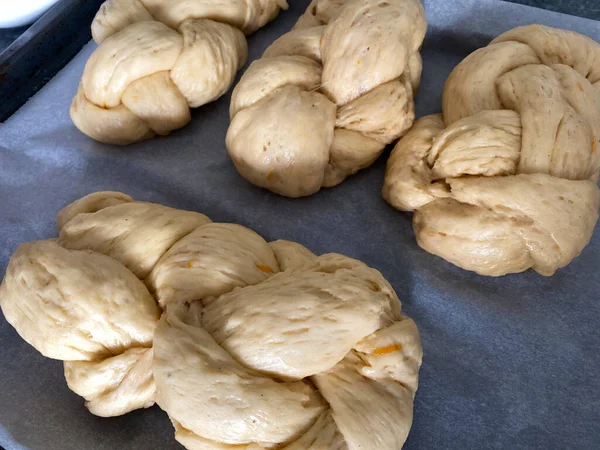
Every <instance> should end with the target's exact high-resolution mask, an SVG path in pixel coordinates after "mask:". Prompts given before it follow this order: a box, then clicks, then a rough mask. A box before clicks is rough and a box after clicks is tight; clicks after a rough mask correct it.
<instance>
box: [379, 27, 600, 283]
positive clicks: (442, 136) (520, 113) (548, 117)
mask: <svg viewBox="0 0 600 450" xmlns="http://www.w3.org/2000/svg"><path fill="white" fill-rule="evenodd" d="M599 82H600V44H598V43H596V42H594V41H592V40H591V39H589V38H587V37H585V36H582V35H579V34H577V33H573V32H571V31H565V30H559V29H554V28H550V27H546V26H541V25H529V26H525V27H519V28H515V29H513V30H510V31H508V32H506V33H505V34H503V35H501V36H499V37H498V38H496V39H495V40H494V41H493V42H492V43H491V44H490V45H488V46H487V47H484V48H481V49H479V50H476V51H475V52H473V53H472V54H471V55H469V56H468V57H467V58H465V59H464V60H463V61H462V62H461V63H460V64H459V65H458V66H457V67H456V68H455V69H454V70H453V71H452V73H451V74H450V76H449V77H448V80H447V81H446V85H445V86H444V91H443V98H442V103H443V104H442V109H443V115H440V114H437V115H431V116H426V117H423V118H421V119H420V120H418V121H417V122H416V123H415V125H414V127H413V128H412V130H411V131H409V133H408V134H407V135H406V136H405V137H404V138H402V139H401V140H400V142H398V144H397V145H396V147H395V149H394V150H393V152H392V154H391V156H390V159H389V161H388V165H387V170H386V175H385V181H384V187H383V196H384V198H385V199H386V200H387V201H388V202H389V203H390V204H391V205H392V206H394V207H396V208H398V209H401V210H407V211H415V214H414V219H413V225H414V230H415V234H416V237H417V242H418V243H419V245H420V246H421V247H423V248H424V249H425V250H427V251H429V252H431V253H433V254H436V255H438V256H441V257H442V258H444V259H446V260H448V261H450V262H452V263H454V264H456V265H458V266H460V267H462V268H464V269H467V270H473V271H475V272H477V273H479V274H482V275H491V276H498V275H504V274H507V273H514V272H522V271H524V270H527V269H529V268H532V269H534V270H535V271H536V272H538V273H540V274H542V275H552V274H553V273H554V272H555V271H556V270H557V269H559V268H561V267H564V266H566V265H567V264H569V263H570V262H571V261H572V260H573V258H575V257H576V256H578V255H579V253H580V252H581V251H582V250H583V248H584V247H585V246H586V245H587V243H588V242H589V240H590V238H591V236H592V232H593V230H594V226H595V225H596V221H597V219H598V208H599V206H600V190H599V189H598V186H597V184H596V183H597V180H598V175H599V170H600V83H599Z"/></svg>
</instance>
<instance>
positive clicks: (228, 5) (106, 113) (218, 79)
mask: <svg viewBox="0 0 600 450" xmlns="http://www.w3.org/2000/svg"><path fill="white" fill-rule="evenodd" d="M282 8H283V9H286V8H287V3H286V0H250V1H247V0H227V1H218V2H214V1H211V2H205V1H189V0H178V1H170V2H168V5H165V3H164V2H161V1H157V0H107V1H106V2H105V3H104V4H103V5H102V6H101V7H100V10H99V11H98V13H97V14H96V17H95V18H94V21H93V23H92V35H93V37H94V39H95V40H96V42H97V43H98V44H99V47H98V48H97V49H96V50H95V51H94V53H92V55H91V56H90V58H89V60H88V62H87V64H86V66H85V69H84V71H83V76H82V78H81V83H80V85H79V89H78V91H77V94H76V96H75V98H74V99H73V103H72V105H71V118H72V119H73V122H74V123H75V125H76V126H77V127H78V128H79V129H80V130H81V131H82V132H84V133H85V134H87V135H88V136H90V137H91V138H93V139H95V140H97V141H100V142H104V143H109V144H118V145H125V144H130V143H133V142H137V141H141V140H144V139H148V138H151V137H153V136H155V135H157V134H158V135H166V134H169V133H170V132H171V131H173V130H175V129H178V128H181V127H183V126H185V125H186V124H187V123H188V122H189V121H190V120H191V116H190V107H192V108H195V107H198V106H201V105H204V104H206V103H209V102H211V101H214V100H216V99H217V98H219V97H220V96H222V95H223V94H224V93H225V92H226V91H227V90H228V89H229V87H230V86H231V84H232V83H233V80H234V78H235V75H236V73H237V71H238V69H239V68H240V67H241V66H242V65H243V64H244V63H245V61H246V57H247V53H248V49H247V43H246V39H245V37H244V32H245V33H251V32H253V31H255V30H257V29H258V28H259V27H261V26H263V25H265V24H266V23H267V22H268V21H270V20H272V19H274V18H275V17H276V16H277V14H278V13H279V10H280V9H282Z"/></svg>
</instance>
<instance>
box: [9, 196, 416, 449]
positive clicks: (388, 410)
mask: <svg viewBox="0 0 600 450" xmlns="http://www.w3.org/2000/svg"><path fill="white" fill-rule="evenodd" d="M57 225H58V228H59V231H60V233H59V237H58V238H57V239H48V240H42V241H37V242H33V243H26V244H23V245H21V246H20V247H19V248H18V249H17V251H16V252H15V254H14V255H13V256H12V258H11V260H10V262H9V265H8V268H7V273H6V277H5V279H4V280H3V282H2V285H1V287H0V307H1V308H2V312H3V313H4V315H5V317H6V319H7V321H8V322H9V323H10V324H11V325H12V326H13V327H14V328H15V329H16V330H17V331H18V333H19V334H20V335H21V336H22V337H23V338H24V339H25V340H26V341H27V342H28V343H30V344H31V345H32V346H34V347H35V348H36V349H37V350H38V351H40V352H41V353H42V354H44V355H45V356H47V357H50V358H55V359H60V360H63V361H64V368H65V377H66V379H67V383H68V385H69V387H70V388H71V389H72V390H73V391H75V392H76V393H77V394H79V395H81V396H83V397H84V398H85V399H86V400H87V402H86V406H87V407H88V408H89V409H90V411H91V412H92V413H94V414H97V415H101V416H115V415H120V414H124V413H126V412H129V411H132V410H134V409H137V408H142V407H149V406H151V405H153V404H154V402H156V403H157V404H158V405H159V406H160V407H161V408H162V409H163V410H165V411H166V412H167V413H168V415H169V417H170V419H171V421H172V422H173V424H174V426H175V430H176V434H175V436H176V438H177V440H179V441H180V442H181V443H182V444H183V445H184V446H186V447H187V448H189V449H205V448H217V449H218V448H225V449H226V448H246V449H256V450H258V449H273V448H276V449H280V448H286V449H288V450H290V449H291V450H301V449H309V448H331V449H349V450H350V449H358V448H373V446H376V447H377V448H379V449H382V450H397V449H399V448H401V447H402V445H403V443H404V441H405V440H406V437H407V435H408V431H409V429H410V426H411V423H412V411H413V397H414V394H415V392H416V390H417V382H418V371H419V367H420V365H421V359H422V349H421V343H420V339H419V334H418V331H417V328H416V326H415V324H414V322H413V321H412V320H410V319H408V318H406V317H405V316H403V315H402V314H401V304H400V301H399V300H398V297H397V296H396V293H395V292H394V290H393V288H392V287H391V286H390V284H389V283H388V282H387V281H386V280H385V279H384V278H383V276H382V275H381V273H379V272H378V271H376V270H374V269H371V268H369V267H368V266H366V265H365V264H363V263H361V262H359V261H356V260H354V259H351V258H348V257H345V256H342V255H338V254H326V255H322V256H319V257H317V256H316V255H314V254H313V253H311V252H310V251H309V250H307V249H306V248H304V247H302V246H301V245H300V244H297V243H293V242H289V241H274V242H270V243H267V242H266V241H265V240H264V239H263V238H262V237H260V236H259V235H258V234H257V233H255V232H254V231H252V230H250V229H248V228H245V227H243V226H240V225H235V224H227V223H213V222H211V220H210V219H209V218H208V217H206V216H204V215H203V214H199V213H195V212H190V211H182V210H177V209H173V208H168V207H165V206H162V205H158V204H153V203H147V202H140V201H134V200H133V199H132V198H131V197H129V196H127V195H125V194H121V193H118V192H98V193H95V194H90V195H88V196H86V197H83V198H81V199H79V200H77V201H75V202H74V203H72V204H71V205H69V206H67V207H66V208H64V209H63V210H62V211H61V212H59V214H58V216H57Z"/></svg>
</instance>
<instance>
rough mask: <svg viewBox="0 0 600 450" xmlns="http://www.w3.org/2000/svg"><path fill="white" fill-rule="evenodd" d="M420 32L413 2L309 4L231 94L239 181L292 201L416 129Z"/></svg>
mask: <svg viewBox="0 0 600 450" xmlns="http://www.w3.org/2000/svg"><path fill="white" fill-rule="evenodd" d="M425 31H426V21H425V14H424V11H423V7H422V5H421V3H420V1H419V0H390V1H383V0H366V1H365V0H348V1H343V0H335V1H333V0H314V1H313V2H312V4H311V5H310V6H309V8H308V10H307V11H306V13H305V14H304V15H303V16H302V17H301V18H300V19H299V21H298V23H297V24H296V26H295V27H294V29H293V30H292V31H291V32H289V33H287V34H285V35H283V36H282V37H281V38H279V39H278V40H277V41H275V42H274V43H273V45H271V46H270V47H269V48H268V49H267V50H266V52H265V53H264V55H263V57H262V59H260V60H258V61H255V62H253V63H252V64H251V65H250V67H249V68H248V70H247V71H246V73H245V74H244V76H243V77H242V79H241V80H240V82H239V84H238V85H237V86H236V88H235V89H234V91H233V96H232V100H231V108H230V116H231V125H230V127H229V130H228V133H227V142H226V143H227V150H228V152H229V155H230V156H231V158H232V160H233V162H234V164H235V166H236V168H237V170H238V171H239V172H240V174H241V175H242V176H243V177H245V178H246V179H248V181H250V182H251V183H254V184H256V185H257V186H261V187H264V188H267V189H269V190H271V191H273V192H276V193H278V194H281V195H285V196H289V197H299V196H304V195H311V194H314V193H315V192H317V191H318V190H319V189H320V188H321V187H323V186H324V187H329V186H335V185H336V184H339V183H341V182H342V181H343V180H344V179H345V178H346V177H347V176H349V175H351V174H353V173H355V172H356V171H358V170H359V169H361V168H364V167H368V166H369V165H371V164H372V163H373V161H375V159H377V157H378V156H379V155H380V154H381V152H382V150H383V148H384V147H385V145H387V144H389V143H390V142H392V141H393V140H395V139H397V138H398V137H400V136H402V135H403V134H404V133H405V132H406V131H407V130H408V129H409V128H410V127H411V125H412V123H413V120H414V102H413V94H414V92H415V90H416V89H417V88H418V84H419V79H420V76H421V57H420V55H419V48H420V46H421V43H422V41H423V37H424V35H425Z"/></svg>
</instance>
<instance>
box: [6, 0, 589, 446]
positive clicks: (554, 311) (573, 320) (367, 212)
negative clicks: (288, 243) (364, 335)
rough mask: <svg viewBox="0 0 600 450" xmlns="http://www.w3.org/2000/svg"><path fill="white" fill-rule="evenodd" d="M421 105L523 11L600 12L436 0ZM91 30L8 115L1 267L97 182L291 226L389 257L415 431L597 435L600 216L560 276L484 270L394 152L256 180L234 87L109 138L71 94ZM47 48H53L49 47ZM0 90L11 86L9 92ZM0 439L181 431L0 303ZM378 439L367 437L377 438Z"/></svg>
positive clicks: (280, 234) (474, 436)
mask: <svg viewBox="0 0 600 450" xmlns="http://www.w3.org/2000/svg"><path fill="white" fill-rule="evenodd" d="M291 3H292V5H291V8H290V10H289V11H288V12H285V13H283V14H281V16H280V17H279V18H278V19H277V20H276V21H275V22H273V23H272V24H271V25H269V26H268V27H266V28H264V29H263V30H261V31H260V32H258V33H257V34H255V35H254V36H252V37H251V38H250V41H249V43H250V53H251V59H254V58H257V57H258V56H259V55H260V54H261V53H262V51H263V50H264V49H265V48H266V47H267V46H268V45H269V43H270V42H272V41H273V40H274V39H275V38H276V37H278V36H279V35H281V34H283V33H284V32H286V31H287V30H289V29H290V28H291V26H292V25H293V23H294V22H295V20H296V18H297V16H298V15H299V14H300V13H301V11H303V10H304V9H305V8H306V6H307V5H308V0H298V1H294V0H292V1H291ZM425 6H426V10H427V14H428V20H429V32H428V35H427V38H426V40H425V44H424V47H423V58H424V61H425V64H424V71H423V82H422V87H421V90H420V92H419V94H418V97H417V104H418V108H417V110H418V115H419V116H420V115H423V114H427V113H432V112H437V111H438V110H439V108H440V105H441V103H440V95H441V89H442V86H443V82H444V80H445V78H446V77H447V75H448V73H449V72H450V70H451V69H452V68H453V67H454V66H455V65H456V64H457V63H458V62H459V61H460V60H461V59H462V58H463V57H464V56H466V55H467V54H468V53H470V52H471V51H473V50H474V49H475V48H477V47H480V46H483V45H485V44H487V43H488V42H489V41H490V40H491V39H492V38H493V37H494V36H496V35H498V34H500V33H501V32H503V31H505V30H507V29H509V28H512V27H514V26H517V25H522V24H527V23H532V22H539V23H544V24H548V25H553V26H559V27H563V28H568V29H573V30H576V31H579V32H581V33H584V34H587V35H588V36H590V37H592V38H594V39H596V40H597V41H600V23H598V22H593V21H590V20H585V19H581V18H576V17H572V16H566V15H561V14H558V13H552V12H548V11H542V10H538V9H532V8H529V7H525V6H520V5H515V4H511V3H504V2H500V1H494V0H461V1H445V0H427V1H425ZM94 48H95V45H94V44H93V43H90V44H89V45H87V47H85V48H84V49H83V50H82V52H81V53H80V54H79V55H78V56H77V57H76V58H75V59H74V60H73V61H72V62H71V63H70V64H69V65H68V66H67V67H66V68H65V69H64V70H63V71H61V72H60V73H59V74H58V75H57V76H56V77H55V78H54V79H53V80H52V81H51V82H50V83H49V84H48V85H47V86H46V87H45V88H43V89H42V90H41V91H40V92H39V93H38V94H37V95H36V96H35V97H33V98H32V99H31V100H30V101H29V103H27V104H26V105H25V106H24V107H23V108H21V109H20V110H19V111H18V112H17V113H16V114H15V115H14V116H13V117H11V118H10V119H9V120H8V121H7V122H6V123H5V124H4V125H1V126H0V206H1V214H0V242H1V246H0V273H2V274H3V273H4V271H5V269H6V264H7V262H8V259H9V257H10V255H11V254H12V253H13V251H14V250H15V249H16V247H17V246H18V245H19V244H20V243H21V242H24V241H31V240H36V239H44V238H48V237H52V236H55V235H56V229H55V222H54V217H55V214H56V212H57V211H58V210H59V209H60V208H62V207H63V206H65V205H66V204H67V203H69V202H71V201H73V200H74V199H76V198H78V197H80V196H82V195H85V194H87V193H89V192H93V191H98V190H107V189H110V190H120V191H123V192H126V193H128V194H130V195H132V196H133V197H134V198H136V199H139V200H147V201H152V202H157V203H163V204H165V205H169V206H173V207H178V208H184V209H190V210H195V211H200V212H203V213H205V214H207V215H209V216H210V217H211V218H212V219H213V220H215V221H222V222H236V223H241V224H243V225H246V226H248V227H250V228H252V229H254V230H256V231H258V232H259V233H260V234H262V235H263V236H264V237H265V238H266V239H267V240H271V239H276V238H284V239H291V240H296V241H299V242H301V243H303V244H304V245H306V246H307V247H309V248H310V249H311V250H313V251H315V252H317V253H325V252H339V253H343V254H345V255H348V256H351V257H355V258H358V259H361V260H362V261H365V262H366V263H367V264H369V265H371V266H373V267H375V268H377V269H379V270H380V271H381V272H382V273H383V275H384V276H385V277H386V278H387V279H388V280H389V281H390V282H391V283H392V284H393V286H394V287H395V289H396V290H397V292H398V295H399V296H400V298H401V300H402V302H403V304H404V312H405V313H406V314H407V315H409V316H410V317H412V318H413V319H414V320H415V321H416V323H417V325H418V326H419V330H420V332H421V338H422V341H423V347H424V351H425V357H424V363H423V367H422V369H421V379H420V387H419V391H418V393H417V397H416V403H415V418H414V424H413V428H412V431H411V434H410V436H409V439H408V442H407V443H406V445H405V448H406V449H409V450H410V449H477V450H481V449H511V450H512V449H525V448H526V449H543V450H549V449H597V448H600V376H599V374H600V355H599V352H598V342H599V338H600V301H599V300H600V299H599V298H598V297H599V288H600V281H599V278H598V276H597V272H598V269H599V268H600V266H599V264H600V230H598V229H597V230H596V234H595V236H594V238H593V239H592V242H591V243H590V244H589V245H588V246H587V247H586V249H585V250H584V252H583V254H582V255H581V256H580V257H579V258H577V259H576V260H575V261H573V262H572V263H571V264H570V265H569V266H568V267H566V268H564V269H562V270H560V271H559V272H558V273H557V274H556V275H554V276H553V277H551V278H544V277H541V276H540V275H537V274H536V273H534V272H531V271H529V272H526V273H523V274H520V275H510V276H505V277H502V278H485V277H480V276H477V275H475V274H473V273H470V272H466V271H464V270H461V269H459V268H457V267H454V266H452V265H451V264H449V263H446V262H445V261H443V260H442V259H440V258H437V257H435V256H432V255H430V254H428V253H426V252H425V251H423V250H421V249H420V248H419V247H418V246H417V244H416V242H415V238H414V235H413V232H412V228H411V215H410V214H407V213H401V212H398V211H396V210H394V209H393V208H391V207H390V206H388V205H387V204H386V203H385V202H384V200H383V199H382V198H381V195H380V190H381V186H382V181H383V172H384V167H385V161H386V159H387V156H388V153H386V154H384V155H383V156H382V157H381V158H380V159H379V161H378V162H377V163H376V164H375V165H374V166H373V167H371V168H370V169H367V170H364V171H362V172H360V173H359V174H357V175H355V176H353V177H351V178H349V179H348V180H347V181H345V182H344V183H343V184H342V185H340V186H338V187H335V188H332V189H325V190H323V191H321V192H320V193H319V194H317V195H314V196H312V197H309V198H303V199H297V200H290V199H286V198H283V197H279V196H277V195H275V194H271V193H270V192H268V191H264V190H261V189H259V188H256V187H254V186H252V185H250V184H249V183H247V182H246V181H245V180H244V179H242V178H241V177H240V176H239V175H238V174H237V172H236V171H235V169H234V167H233V165H232V163H231V161H230V159H229V158H228V156H227V154H226V152H225V146H224V141H225V133H226V130H227V126H228V107H229V100H230V97H229V95H227V96H225V97H223V98H222V99H221V100H219V101H218V102H216V103H213V104H210V105H206V106H204V107H201V108H199V109H197V110H195V111H194V113H193V121H192V123H191V124H190V125H188V126H187V127H186V128H184V129H183V130H180V131H177V132H175V133H173V134H172V135H171V136H169V137H167V138H159V139H154V140H151V141H147V142H143V143H141V144H138V145H134V146H129V147H125V148H117V147H111V146H106V145H102V144H98V143H96V142H94V141H92V140H90V139H88V138H87V137H86V136H84V135H83V134H81V133H80V132H79V131H78V130H77V129H76V128H75V127H74V125H73V124H72V123H71V121H70V119H69V114H68V109H69V105H70V103H71V99H72V97H73V95H74V94H75V91H76V89H77V84H78V82H79V78H80V76H81V73H82V70H83V66H84V64H85V61H86V59H87V57H88V56H89V54H90V53H91V52H92V50H93V49H94ZM50 56H51V55H50ZM0 101H1V100H0ZM0 445H1V446H3V447H4V448H5V449H7V450H16V449H19V450H21V449H34V450H40V449H57V450H75V449H77V450H79V449H90V450H100V449H106V450H114V449H121V448H123V449H174V450H176V449H179V448H181V447H180V446H179V444H177V443H176V441H175V440H174V438H173V429H172V427H171V425H170V423H169V420H168V418H167V416H166V414H165V413H163V412H162V411H161V410H160V409H159V408H158V407H153V408H151V409H149V410H143V411H136V412H133V413H130V414H127V415H126V416H124V417H120V418H113V419H102V418H98V417H95V416H93V415H91V414H90V413H88V412H87V410H86V409H85V408H84V406H83V400H82V399H81V398H80V397H78V396H77V395H75V394H74V393H72V392H71V391H69V389H68V388H67V386H66V383H65V381H64V378H63V373H62V363H61V362H59V361H53V360H50V359H46V358H44V357H42V356H41V355H40V354H39V353H38V352H37V351H35V350H34V349H33V348H32V347H30V346H29V345H28V344H26V343H25V342H24V341H23V340H22V339H21V338H20V337H19V336H18V335H17V333H16V332H15V331H14V330H13V329H12V327H10V326H9V325H8V324H7V323H6V321H5V320H4V318H3V317H2V316H1V315H0ZM369 450H370V449H369Z"/></svg>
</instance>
